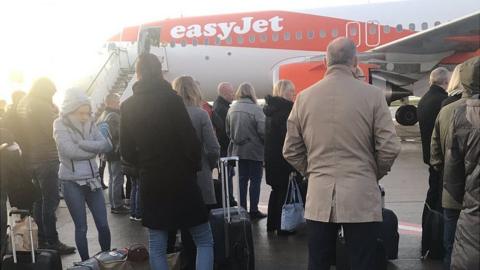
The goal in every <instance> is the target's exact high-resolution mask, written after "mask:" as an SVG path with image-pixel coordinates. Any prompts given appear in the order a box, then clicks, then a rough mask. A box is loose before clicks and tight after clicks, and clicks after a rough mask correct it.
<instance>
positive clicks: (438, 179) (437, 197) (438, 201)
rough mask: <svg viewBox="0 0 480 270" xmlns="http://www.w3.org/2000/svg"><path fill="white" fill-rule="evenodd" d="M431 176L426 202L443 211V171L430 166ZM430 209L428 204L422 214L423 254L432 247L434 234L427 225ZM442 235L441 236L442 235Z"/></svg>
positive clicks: (432, 207)
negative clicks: (431, 241) (431, 240)
mask: <svg viewBox="0 0 480 270" xmlns="http://www.w3.org/2000/svg"><path fill="white" fill-rule="evenodd" d="M428 171H429V177H428V185H429V187H428V191H427V198H426V199H425V204H428V205H429V206H430V208H431V209H432V210H435V211H438V212H440V213H443V210H442V189H443V183H442V176H441V173H440V172H438V171H436V170H435V169H434V168H433V167H432V166H430V167H429V168H428ZM429 212H430V210H429V209H428V207H427V205H425V206H424V207H423V214H422V248H421V254H422V256H425V255H426V252H427V251H428V250H430V249H431V248H432V247H430V246H429V244H430V243H429V241H428V239H430V238H431V237H432V236H431V234H432V232H431V230H430V228H428V227H427V217H428V214H429ZM440 237H441V236H440Z"/></svg>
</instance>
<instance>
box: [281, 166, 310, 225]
mask: <svg viewBox="0 0 480 270" xmlns="http://www.w3.org/2000/svg"><path fill="white" fill-rule="evenodd" d="M296 177H297V175H296V173H295V172H292V173H291V174H290V179H289V181H288V188H287V194H286V196H285V202H284V203H283V206H282V216H281V229H282V230H283V231H295V230H296V229H297V228H298V227H299V226H300V225H302V224H304V223H305V218H304V213H305V209H304V208H303V200H302V194H301V193H300V187H299V186H298V183H297V180H296Z"/></svg>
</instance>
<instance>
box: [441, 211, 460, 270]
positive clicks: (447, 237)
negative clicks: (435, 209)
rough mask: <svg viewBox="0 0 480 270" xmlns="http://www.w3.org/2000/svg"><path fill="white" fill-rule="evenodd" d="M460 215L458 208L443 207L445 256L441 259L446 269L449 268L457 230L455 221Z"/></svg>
mask: <svg viewBox="0 0 480 270" xmlns="http://www.w3.org/2000/svg"><path fill="white" fill-rule="evenodd" d="M459 216H460V210H456V209H447V208H445V209H443V221H444V223H443V226H444V227H443V246H444V248H445V258H444V259H443V262H444V267H445V269H446V270H449V269H450V263H451V259H452V258H451V257H452V249H453V242H454V240H455V232H456V230H457V221H458V218H459Z"/></svg>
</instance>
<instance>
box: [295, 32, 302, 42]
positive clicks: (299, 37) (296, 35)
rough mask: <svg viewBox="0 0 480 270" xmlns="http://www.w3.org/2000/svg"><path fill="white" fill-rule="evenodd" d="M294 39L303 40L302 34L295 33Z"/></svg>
mask: <svg viewBox="0 0 480 270" xmlns="http://www.w3.org/2000/svg"><path fill="white" fill-rule="evenodd" d="M295 38H296V39H297V40H301V39H302V38H303V35H302V32H297V33H295Z"/></svg>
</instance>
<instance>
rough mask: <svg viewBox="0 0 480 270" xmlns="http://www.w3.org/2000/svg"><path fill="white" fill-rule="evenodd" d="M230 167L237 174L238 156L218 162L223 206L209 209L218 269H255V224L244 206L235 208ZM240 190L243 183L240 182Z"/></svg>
mask: <svg viewBox="0 0 480 270" xmlns="http://www.w3.org/2000/svg"><path fill="white" fill-rule="evenodd" d="M229 166H234V167H235V170H236V175H237V176H238V175H239V174H238V157H229V158H222V159H220V162H219V168H220V170H221V172H222V173H221V175H222V178H221V182H222V206H223V208H218V209H213V210H211V211H210V217H209V219H210V225H211V228H212V234H213V240H214V243H215V244H214V254H215V268H216V269H222V270H254V269H255V255H254V250H253V237H252V225H251V222H250V218H249V216H248V213H247V211H246V210H245V209H243V208H242V207H232V206H231V204H230V195H229V192H226V191H227V190H229V187H228V181H227V179H228V174H229V170H228V168H229ZM237 187H238V193H239V192H240V191H239V190H240V188H239V187H240V185H237Z"/></svg>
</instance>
